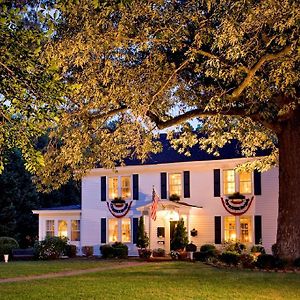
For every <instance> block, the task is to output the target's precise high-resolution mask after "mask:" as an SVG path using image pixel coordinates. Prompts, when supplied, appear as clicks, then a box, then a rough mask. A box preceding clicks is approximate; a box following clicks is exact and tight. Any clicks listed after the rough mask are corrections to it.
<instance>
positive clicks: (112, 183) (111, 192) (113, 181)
mask: <svg viewBox="0 0 300 300" xmlns="http://www.w3.org/2000/svg"><path fill="white" fill-rule="evenodd" d="M117 197H118V177H110V178H108V198H109V199H115V198H117Z"/></svg>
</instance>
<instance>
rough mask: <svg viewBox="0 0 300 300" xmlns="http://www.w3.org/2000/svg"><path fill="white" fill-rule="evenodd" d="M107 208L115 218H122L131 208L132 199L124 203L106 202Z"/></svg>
mask: <svg viewBox="0 0 300 300" xmlns="http://www.w3.org/2000/svg"><path fill="white" fill-rule="evenodd" d="M106 204H107V208H108V210H109V211H110V213H111V214H112V215H113V216H114V217H115V218H122V217H125V216H126V215H127V213H128V212H129V210H130V208H131V204H132V201H130V202H125V203H112V202H106Z"/></svg>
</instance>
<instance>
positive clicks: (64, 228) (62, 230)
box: [58, 220, 68, 237]
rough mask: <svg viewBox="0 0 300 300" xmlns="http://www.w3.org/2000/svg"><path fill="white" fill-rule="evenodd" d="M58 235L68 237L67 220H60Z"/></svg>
mask: <svg viewBox="0 0 300 300" xmlns="http://www.w3.org/2000/svg"><path fill="white" fill-rule="evenodd" d="M58 236H60V237H67V236H68V224H67V222H66V221H64V220H61V221H58Z"/></svg>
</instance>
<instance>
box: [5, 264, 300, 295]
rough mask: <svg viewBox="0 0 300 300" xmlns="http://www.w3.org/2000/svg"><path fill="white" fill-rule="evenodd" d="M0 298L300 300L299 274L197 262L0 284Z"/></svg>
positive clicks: (153, 265)
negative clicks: (256, 270)
mask: <svg viewBox="0 0 300 300" xmlns="http://www.w3.org/2000/svg"><path fill="white" fill-rule="evenodd" d="M0 270H1V272H2V271H3V268H2V265H1V268H0ZM0 299H6V300H9V299H22V300H23V299H114V300H116V299H139V300H142V299H147V300H151V299H156V300H164V299H172V300H176V299H180V300H182V299H272V300H275V299H300V274H284V273H265V272H264V273H261V272H253V271H238V270H219V269H216V268H212V267H209V266H207V265H203V264H202V263H185V262H164V263H149V264H147V265H143V266H138V267H131V268H124V269H118V270H107V271H102V272H98V273H91V274H85V275H80V276H73V277H63V278H55V279H47V280H46V279H43V280H35V281H31V282H18V283H2V284H0Z"/></svg>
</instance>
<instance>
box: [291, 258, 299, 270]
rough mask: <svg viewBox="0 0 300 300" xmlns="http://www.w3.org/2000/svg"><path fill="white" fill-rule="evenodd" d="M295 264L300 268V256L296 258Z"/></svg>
mask: <svg viewBox="0 0 300 300" xmlns="http://www.w3.org/2000/svg"><path fill="white" fill-rule="evenodd" d="M293 265H294V266H295V267H296V268H300V257H298V258H296V259H295V260H294V263H293Z"/></svg>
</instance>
